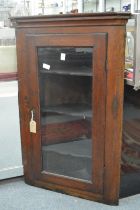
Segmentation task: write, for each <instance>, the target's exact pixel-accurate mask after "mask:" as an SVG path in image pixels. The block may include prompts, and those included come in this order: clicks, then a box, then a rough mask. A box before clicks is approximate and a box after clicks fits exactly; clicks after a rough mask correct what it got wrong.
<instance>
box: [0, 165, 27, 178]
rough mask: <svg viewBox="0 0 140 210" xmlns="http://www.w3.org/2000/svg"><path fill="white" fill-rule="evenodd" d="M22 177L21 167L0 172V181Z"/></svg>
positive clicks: (4, 169)
mask: <svg viewBox="0 0 140 210" xmlns="http://www.w3.org/2000/svg"><path fill="white" fill-rule="evenodd" d="M22 175H23V166H15V167H8V168H3V169H1V170H0V180H2V179H8V178H12V177H17V176H22Z"/></svg>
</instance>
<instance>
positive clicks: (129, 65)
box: [125, 19, 135, 84]
mask: <svg viewBox="0 0 140 210" xmlns="http://www.w3.org/2000/svg"><path fill="white" fill-rule="evenodd" d="M126 30H127V36H126V47H125V79H127V83H130V84H131V82H133V80H134V68H135V67H134V44H135V43H134V40H135V19H129V21H128V23H127V27H126Z"/></svg>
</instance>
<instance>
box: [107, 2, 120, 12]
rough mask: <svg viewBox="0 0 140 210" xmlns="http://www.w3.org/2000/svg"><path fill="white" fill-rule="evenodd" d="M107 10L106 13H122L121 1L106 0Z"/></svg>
mask: <svg viewBox="0 0 140 210" xmlns="http://www.w3.org/2000/svg"><path fill="white" fill-rule="evenodd" d="M105 10H106V12H119V11H121V1H118V0H106V2H105Z"/></svg>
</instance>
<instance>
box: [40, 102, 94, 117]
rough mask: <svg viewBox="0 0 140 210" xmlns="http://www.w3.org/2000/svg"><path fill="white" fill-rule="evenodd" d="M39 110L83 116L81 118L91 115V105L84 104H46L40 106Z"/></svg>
mask: <svg viewBox="0 0 140 210" xmlns="http://www.w3.org/2000/svg"><path fill="white" fill-rule="evenodd" d="M41 111H42V112H54V113H58V114H66V115H71V116H83V118H91V117H92V111H91V107H90V106H89V105H85V104H82V105H81V104H78V105H77V104H76V105H75V104H62V105H57V106H47V107H44V108H42V109H41Z"/></svg>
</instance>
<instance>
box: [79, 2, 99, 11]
mask: <svg viewBox="0 0 140 210" xmlns="http://www.w3.org/2000/svg"><path fill="white" fill-rule="evenodd" d="M98 10H99V0H84V1H83V12H84V13H92V12H98Z"/></svg>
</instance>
